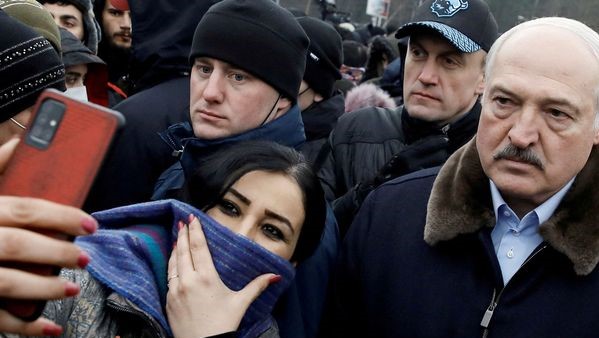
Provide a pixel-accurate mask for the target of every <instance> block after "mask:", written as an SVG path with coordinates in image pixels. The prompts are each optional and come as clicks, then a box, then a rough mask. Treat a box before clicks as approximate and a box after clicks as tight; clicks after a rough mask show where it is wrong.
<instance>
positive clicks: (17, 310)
mask: <svg viewBox="0 0 599 338" xmlns="http://www.w3.org/2000/svg"><path fill="white" fill-rule="evenodd" d="M124 123H125V119H124V117H123V115H121V114H120V113H119V112H117V111H115V110H111V109H108V108H105V107H102V106H99V105H96V104H93V103H88V102H83V101H78V100H75V99H72V98H69V97H67V96H65V95H64V94H63V93H61V92H59V91H57V90H54V89H47V90H45V91H44V92H42V93H41V94H40V96H39V97H38V100H37V102H36V104H35V106H34V108H33V114H32V116H31V118H30V123H29V124H28V126H27V128H26V130H25V133H24V135H23V136H22V139H21V141H20V142H19V144H18V145H17V148H16V149H15V152H14V154H13V156H12V157H11V159H10V160H9V163H8V165H7V167H6V169H5V171H4V173H3V174H2V175H1V176H0V194H1V195H11V196H27V197H36V198H43V199H46V200H50V201H53V202H57V203H61V204H66V205H71V206H75V207H81V206H82V205H83V202H84V200H85V198H86V195H87V193H88V192H89V189H90V188H91V185H92V183H93V181H94V178H95V176H96V173H97V172H98V169H99V167H100V165H101V163H102V160H103V159H104V156H105V154H106V152H107V151H108V148H109V146H110V143H111V141H112V138H113V136H114V134H115V132H116V131H117V130H118V128H120V127H121V126H122V125H124ZM36 231H38V232H40V231H39V230H36ZM44 234H46V235H50V236H54V237H57V238H60V239H67V238H65V235H59V234H56V233H48V232H44ZM70 240H72V239H70ZM3 266H10V267H12V268H18V269H21V270H25V271H28V272H33V273H37V274H41V275H58V273H59V271H60V268H58V267H54V266H47V265H39V264H25V263H20V262H6V263H4V262H3ZM45 303H46V301H45V300H15V299H0V308H2V309H5V310H7V311H8V312H10V313H11V314H13V315H15V316H17V317H19V318H21V319H23V320H27V321H32V320H35V319H36V318H38V317H39V316H40V315H41V313H42V311H43V309H44V306H45Z"/></svg>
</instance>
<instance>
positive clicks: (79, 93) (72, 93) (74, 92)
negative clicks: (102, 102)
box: [64, 86, 88, 102]
mask: <svg viewBox="0 0 599 338" xmlns="http://www.w3.org/2000/svg"><path fill="white" fill-rule="evenodd" d="M64 94H65V95H67V96H69V97H71V98H73V99H76V100H79V101H84V102H87V101H88V99H87V88H86V87H85V86H81V87H73V88H67V90H66V91H65V92H64Z"/></svg>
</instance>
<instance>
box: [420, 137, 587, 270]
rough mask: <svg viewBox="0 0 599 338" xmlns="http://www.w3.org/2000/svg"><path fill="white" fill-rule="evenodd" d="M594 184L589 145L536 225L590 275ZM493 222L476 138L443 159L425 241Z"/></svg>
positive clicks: (551, 243)
mask: <svg viewBox="0 0 599 338" xmlns="http://www.w3.org/2000/svg"><path fill="white" fill-rule="evenodd" d="M598 182H599V150H597V147H594V148H593V150H592V151H591V155H590V157H589V160H588V162H587V164H586V166H585V167H584V168H583V169H582V171H581V172H580V173H579V174H578V176H577V177H576V180H575V181H574V184H573V185H572V187H571V188H570V190H569V191H568V193H567V194H566V196H565V197H564V199H563V200H562V202H561V203H560V205H559V206H558V208H557V209H556V210H555V213H554V214H553V215H552V216H551V218H549V219H548V220H547V221H546V222H545V223H543V224H541V226H540V228H539V232H540V234H541V236H542V237H543V238H544V240H545V241H546V242H547V243H549V245H551V246H552V247H553V248H554V249H555V250H557V251H559V252H561V253H563V254H564V255H566V256H567V257H568V258H569V259H570V261H571V262H572V264H573V265H574V270H575V271H576V273H577V274H579V275H587V274H589V273H590V272H591V271H593V269H594V268H595V266H596V265H597V263H598V262H599V191H598V189H599V187H597V186H595V184H597V183H598ZM494 225H495V214H494V211H493V203H492V200H491V192H490V188H489V179H488V178H487V176H486V175H485V174H484V172H483V170H482V167H481V164H480V160H479V157H478V151H477V149H476V137H475V138H473V139H472V140H471V141H470V142H468V143H467V144H466V145H465V146H464V147H462V148H461V149H459V150H458V151H456V152H455V153H454V154H453V155H452V156H451V157H450V158H449V159H448V160H447V162H446V163H445V165H444V166H443V168H441V170H440V172H439V174H438V176H437V178H436V180H435V183H434V185H433V190H432V193H431V197H430V199H429V202H428V212H427V217H426V225H425V228H424V240H425V241H426V242H427V243H428V244H430V245H435V244H436V243H438V242H440V241H446V240H451V239H453V238H455V237H456V236H458V235H460V234H467V233H473V232H476V231H478V230H479V229H481V228H483V227H493V226H494Z"/></svg>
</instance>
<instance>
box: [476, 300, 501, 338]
mask: <svg viewBox="0 0 599 338" xmlns="http://www.w3.org/2000/svg"><path fill="white" fill-rule="evenodd" d="M496 292H497V291H496V290H495V289H493V298H491V304H489V307H488V308H487V310H486V311H485V314H484V315H483V319H482V320H481V321H480V326H482V327H484V328H485V329H484V330H483V338H487V336H488V335H489V323H490V322H491V318H492V317H493V311H495V307H496V306H497V303H496V302H495V293H496Z"/></svg>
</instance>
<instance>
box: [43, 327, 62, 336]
mask: <svg viewBox="0 0 599 338" xmlns="http://www.w3.org/2000/svg"><path fill="white" fill-rule="evenodd" d="M42 332H43V334H44V336H60V335H61V334H62V327H60V326H58V325H56V324H46V325H44V328H43V330H42Z"/></svg>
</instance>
